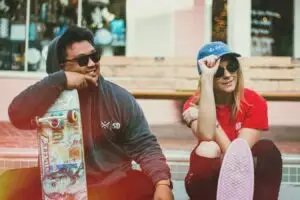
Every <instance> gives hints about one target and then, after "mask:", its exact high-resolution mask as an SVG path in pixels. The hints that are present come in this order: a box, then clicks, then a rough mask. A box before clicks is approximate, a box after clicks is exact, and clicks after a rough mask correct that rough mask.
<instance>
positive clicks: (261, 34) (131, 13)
mask: <svg viewBox="0 0 300 200" xmlns="http://www.w3.org/2000/svg"><path fill="white" fill-rule="evenodd" d="M297 10H300V0H287V1H285V2H284V3H283V2H281V1H280V0H275V1H271V0H266V1H259V0H243V1H241V0H185V1H179V0H151V1H140V0H0V73H1V72H3V71H18V72H19V71H41V72H43V71H44V68H45V59H46V55H47V45H48V43H49V42H50V41H51V40H52V39H53V38H54V37H56V36H58V35H60V34H62V32H63V31H64V30H65V28H66V27H68V26H69V25H72V24H78V25H81V26H83V27H88V28H89V29H90V30H92V31H93V33H94V35H95V42H96V43H97V45H98V46H99V47H101V48H103V50H104V51H103V52H104V56H115V55H125V56H176V57H195V55H196V52H197V50H198V49H199V47H200V46H202V45H203V44H204V43H206V42H209V41H215V40H222V41H224V42H226V43H228V44H229V46H230V47H231V48H232V49H233V50H234V51H237V52H240V53H241V54H242V55H243V56H293V57H300V38H299V37H297V35H299V33H300V23H299V22H300V12H296V11H297ZM26 27H27V28H26ZM297 33H298V34H297ZM26 35H27V36H28V37H25V36H26ZM25 55H27V56H25Z"/></svg>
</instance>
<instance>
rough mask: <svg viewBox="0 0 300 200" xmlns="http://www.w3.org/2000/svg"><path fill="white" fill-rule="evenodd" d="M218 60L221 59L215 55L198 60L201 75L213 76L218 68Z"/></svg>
mask: <svg viewBox="0 0 300 200" xmlns="http://www.w3.org/2000/svg"><path fill="white" fill-rule="evenodd" d="M220 60H221V59H220V58H219V57H217V56H215V55H210V56H207V57H204V58H202V59H200V60H198V64H199V66H200V69H201V72H202V74H203V75H211V76H214V75H215V74H216V72H217V70H218V68H219V65H220Z"/></svg>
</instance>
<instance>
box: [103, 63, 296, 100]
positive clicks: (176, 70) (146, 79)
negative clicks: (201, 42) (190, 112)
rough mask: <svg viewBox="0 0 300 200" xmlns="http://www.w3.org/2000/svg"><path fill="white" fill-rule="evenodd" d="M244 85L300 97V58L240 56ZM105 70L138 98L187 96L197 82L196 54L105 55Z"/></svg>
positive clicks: (274, 96)
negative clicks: (193, 56)
mask: <svg viewBox="0 0 300 200" xmlns="http://www.w3.org/2000/svg"><path fill="white" fill-rule="evenodd" d="M239 60H240V63H241V65H242V68H243V72H244V77H245V86H246V87H248V88H252V89H254V90H256V91H257V92H259V93H260V94H261V95H263V96H264V97H265V98H266V99H267V100H271V101H300V62H299V61H295V60H292V58H290V57H249V58H240V59H239ZM101 72H102V74H103V75H104V76H105V77H106V78H107V79H108V80H111V81H112V82H114V83H117V84H119V85H121V86H123V87H125V88H126V89H128V90H129V91H130V92H132V94H133V95H134V96H135V97H136V98H142V99H185V98H187V97H189V96H191V95H192V94H193V93H194V91H195V89H196V88H197V85H198V80H199V75H198V72H197V69H196V61H195V59H193V58H176V57H103V58H102V60H101Z"/></svg>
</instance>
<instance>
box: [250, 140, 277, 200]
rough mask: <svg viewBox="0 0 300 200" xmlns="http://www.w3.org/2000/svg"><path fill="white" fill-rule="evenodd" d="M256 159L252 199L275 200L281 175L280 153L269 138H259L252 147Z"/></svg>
mask: <svg viewBox="0 0 300 200" xmlns="http://www.w3.org/2000/svg"><path fill="white" fill-rule="evenodd" d="M252 153H253V156H254V157H255V158H256V159H257V163H256V167H255V189H254V200H266V199H268V200H277V199H278V195H279V190H280V183H281V177H282V159H281V153H280V151H279V150H278V148H277V147H276V146H275V144H274V143H273V142H272V141H270V140H260V141H258V142H257V143H256V144H255V145H254V146H253V147H252Z"/></svg>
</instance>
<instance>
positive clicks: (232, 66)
mask: <svg viewBox="0 0 300 200" xmlns="http://www.w3.org/2000/svg"><path fill="white" fill-rule="evenodd" d="M238 69H239V65H238V64H236V63H232V64H229V65H227V67H226V70H227V71H228V72H229V73H234V72H236V71H237V70H238ZM224 73H225V67H219V68H218V70H217V72H216V74H215V77H216V78H221V77H222V76H224Z"/></svg>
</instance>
